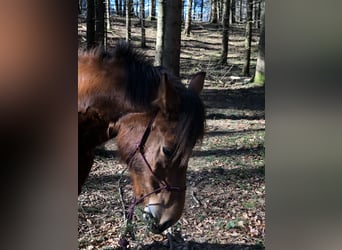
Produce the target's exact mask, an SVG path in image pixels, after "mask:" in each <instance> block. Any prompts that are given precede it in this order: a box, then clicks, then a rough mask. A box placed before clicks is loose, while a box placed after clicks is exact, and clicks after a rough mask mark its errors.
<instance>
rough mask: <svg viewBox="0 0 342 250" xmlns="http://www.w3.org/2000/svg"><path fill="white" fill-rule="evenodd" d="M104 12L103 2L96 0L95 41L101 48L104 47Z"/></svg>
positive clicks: (102, 0)
mask: <svg viewBox="0 0 342 250" xmlns="http://www.w3.org/2000/svg"><path fill="white" fill-rule="evenodd" d="M105 12H106V6H105V3H104V0H96V8H95V13H96V21H95V39H96V42H97V44H98V45H101V46H105Z"/></svg>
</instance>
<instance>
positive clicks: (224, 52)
mask: <svg viewBox="0 0 342 250" xmlns="http://www.w3.org/2000/svg"><path fill="white" fill-rule="evenodd" d="M229 11H230V0H225V1H224V10H223V19H222V28H223V29H222V45H221V59H220V63H221V64H223V65H224V64H227V56H228V39H229V33H228V31H229Z"/></svg>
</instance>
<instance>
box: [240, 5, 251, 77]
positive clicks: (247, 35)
mask: <svg viewBox="0 0 342 250" xmlns="http://www.w3.org/2000/svg"><path fill="white" fill-rule="evenodd" d="M252 4H253V2H252V0H247V16H246V32H245V52H244V64H243V68H242V75H244V76H249V66H250V59H251V42H252V6H253V5H252Z"/></svg>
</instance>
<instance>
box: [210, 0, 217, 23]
mask: <svg viewBox="0 0 342 250" xmlns="http://www.w3.org/2000/svg"><path fill="white" fill-rule="evenodd" d="M210 14H211V15H210V22H211V23H217V0H211V12H210Z"/></svg>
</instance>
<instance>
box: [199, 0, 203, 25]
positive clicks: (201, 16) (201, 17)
mask: <svg viewBox="0 0 342 250" xmlns="http://www.w3.org/2000/svg"><path fill="white" fill-rule="evenodd" d="M203 7H204V0H202V1H201V13H200V20H201V22H203Z"/></svg>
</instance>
